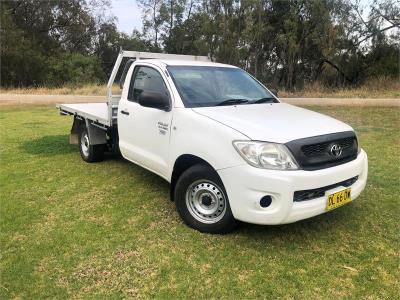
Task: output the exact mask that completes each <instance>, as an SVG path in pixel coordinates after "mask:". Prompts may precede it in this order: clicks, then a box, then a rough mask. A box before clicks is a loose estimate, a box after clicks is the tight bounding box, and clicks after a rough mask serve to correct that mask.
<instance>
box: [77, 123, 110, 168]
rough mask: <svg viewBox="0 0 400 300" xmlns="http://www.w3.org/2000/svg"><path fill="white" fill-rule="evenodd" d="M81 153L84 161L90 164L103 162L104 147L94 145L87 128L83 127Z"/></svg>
mask: <svg viewBox="0 0 400 300" xmlns="http://www.w3.org/2000/svg"><path fill="white" fill-rule="evenodd" d="M79 152H80V153H81V157H82V159H83V160H84V161H86V162H88V163H92V162H97V161H102V160H103V154H104V145H92V144H91V142H90V138H89V133H88V130H87V128H86V126H82V127H81V130H80V132H79Z"/></svg>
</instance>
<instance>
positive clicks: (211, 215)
mask: <svg viewBox="0 0 400 300" xmlns="http://www.w3.org/2000/svg"><path fill="white" fill-rule="evenodd" d="M174 194H175V195H174V196H175V197H174V199H175V204H176V207H177V210H178V213H179V215H180V216H181V218H182V219H183V221H184V222H185V223H186V224H187V225H188V226H190V227H192V228H194V229H197V230H199V231H201V232H208V233H227V232H230V231H232V230H233V229H234V228H235V226H236V221H235V219H234V217H233V215H232V211H231V208H230V205H229V200H228V196H227V195H226V192H225V189H224V186H223V184H222V181H221V179H220V178H219V176H218V174H217V173H216V172H215V171H214V170H213V169H211V168H210V167H209V166H207V165H203V164H200V165H195V166H193V167H191V168H189V169H187V170H186V171H185V172H183V174H182V175H181V176H180V177H179V179H178V181H177V183H176V186H175V191H174Z"/></svg>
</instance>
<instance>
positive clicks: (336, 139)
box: [285, 131, 358, 170]
mask: <svg viewBox="0 0 400 300" xmlns="http://www.w3.org/2000/svg"><path fill="white" fill-rule="evenodd" d="M285 145H286V146H287V147H288V149H289V150H290V151H291V152H292V154H293V156H294V158H295V159H296V161H297V162H298V163H299V165H300V167H301V168H302V169H303V170H319V169H324V168H329V167H334V166H337V165H340V164H344V163H347V162H349V161H352V160H354V159H356V158H357V148H358V145H357V138H356V136H355V134H354V132H353V131H345V132H338V133H332V134H325V135H319V136H314V137H309V138H304V139H298V140H294V141H291V142H289V143H286V144H285ZM334 146H335V147H338V146H340V147H341V153H340V155H337V156H335V155H334V154H335V153H331V152H333V151H332V148H333V147H334Z"/></svg>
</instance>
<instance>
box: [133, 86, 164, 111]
mask: <svg viewBox="0 0 400 300" xmlns="http://www.w3.org/2000/svg"><path fill="white" fill-rule="evenodd" d="M139 104H140V105H141V106H144V107H151V108H156V109H160V110H165V111H169V110H170V104H169V99H168V97H167V96H166V95H163V94H161V93H157V92H145V91H143V92H141V93H140V95H139Z"/></svg>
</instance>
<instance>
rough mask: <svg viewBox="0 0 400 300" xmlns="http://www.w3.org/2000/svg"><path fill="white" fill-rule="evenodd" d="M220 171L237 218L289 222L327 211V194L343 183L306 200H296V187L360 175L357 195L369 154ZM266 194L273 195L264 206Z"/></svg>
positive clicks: (363, 182) (355, 189) (353, 194)
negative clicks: (308, 165) (297, 165)
mask: <svg viewBox="0 0 400 300" xmlns="http://www.w3.org/2000/svg"><path fill="white" fill-rule="evenodd" d="M218 174H219V176H220V177H221V179H222V182H223V183H224V186H225V189H226V192H227V194H228V198H229V203H230V206H231V209H232V213H233V216H234V217H235V218H236V219H237V220H241V221H244V222H248V223H254V224H264V225H274V224H286V223H292V222H296V221H299V220H303V219H307V218H310V217H313V216H316V215H319V214H322V213H324V212H325V211H326V201H327V195H328V194H332V193H334V192H337V191H340V190H342V189H344V187H340V186H339V187H336V188H333V189H330V190H328V191H326V193H325V196H324V197H320V198H316V199H312V200H307V201H303V202H294V201H293V195H294V192H295V191H301V190H310V189H316V188H320V187H324V186H329V185H332V184H335V183H338V182H342V181H344V180H347V179H349V178H352V177H354V176H358V180H357V181H356V182H355V183H354V184H353V185H351V186H350V187H351V197H352V199H353V200H354V199H356V198H357V197H358V196H359V195H360V193H361V192H362V191H363V190H364V188H365V185H366V183H367V176H368V158H367V154H366V153H365V151H364V150H361V152H360V154H359V155H358V156H357V158H356V159H355V160H353V161H351V162H348V163H346V164H343V165H339V166H335V167H332V168H327V169H322V170H315V171H304V170H297V171H275V170H265V169H259V168H255V167H252V166H250V165H248V164H245V165H240V166H236V167H232V168H226V169H221V170H218ZM266 195H270V196H271V197H272V203H271V205H270V206H268V207H266V208H263V207H261V206H260V199H261V198H262V197H264V196H266Z"/></svg>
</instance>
